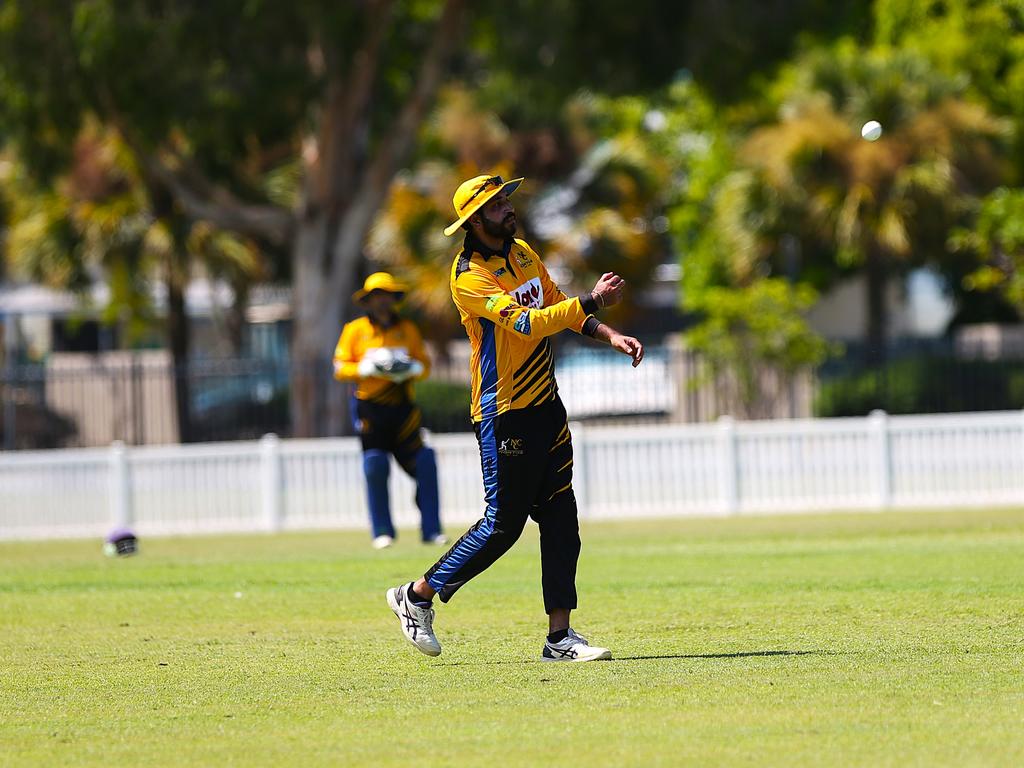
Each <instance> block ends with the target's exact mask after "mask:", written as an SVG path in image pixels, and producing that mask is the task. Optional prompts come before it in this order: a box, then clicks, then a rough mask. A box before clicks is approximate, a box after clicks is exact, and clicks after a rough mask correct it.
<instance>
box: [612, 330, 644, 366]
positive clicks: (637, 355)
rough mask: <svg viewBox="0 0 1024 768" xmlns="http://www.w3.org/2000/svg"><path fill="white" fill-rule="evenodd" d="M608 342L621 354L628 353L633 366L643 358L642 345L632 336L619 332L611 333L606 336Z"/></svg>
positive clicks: (638, 363)
mask: <svg viewBox="0 0 1024 768" xmlns="http://www.w3.org/2000/svg"><path fill="white" fill-rule="evenodd" d="M608 343H609V344H611V345H612V347H613V348H614V349H617V350H619V352H621V353H622V354H624V355H629V356H630V357H631V358H633V367H634V368H636V367H637V366H638V365H640V361H641V360H643V359H644V345H643V344H641V343H640V342H639V341H637V340H636V339H634V338H633V337H632V336H623V335H622V334H621V333H612V334H611V335H610V336H609V337H608Z"/></svg>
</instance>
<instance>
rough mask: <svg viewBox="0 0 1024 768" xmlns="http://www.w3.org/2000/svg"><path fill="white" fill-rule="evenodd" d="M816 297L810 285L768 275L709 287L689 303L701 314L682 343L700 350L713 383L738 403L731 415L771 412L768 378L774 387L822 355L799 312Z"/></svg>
mask: <svg viewBox="0 0 1024 768" xmlns="http://www.w3.org/2000/svg"><path fill="white" fill-rule="evenodd" d="M816 300H817V294H816V293H815V291H814V289H812V288H811V287H810V286H807V285H797V286H794V285H791V284H790V283H788V282H786V281H785V280H781V279H777V278H768V279H763V280H756V281H754V282H752V283H751V284H750V285H748V286H745V287H742V288H724V287H722V288H709V289H708V290H706V291H704V292H703V293H702V294H701V295H700V297H699V299H697V300H694V301H692V302H691V303H690V306H691V308H692V309H694V310H695V311H697V312H699V313H700V314H701V316H702V318H703V319H702V320H701V322H700V323H698V324H697V325H696V326H694V327H693V328H692V329H691V330H689V331H688V332H687V333H686V337H685V339H686V343H687V345H688V346H689V347H690V348H691V349H694V350H696V351H698V352H700V353H701V354H702V355H703V357H704V360H705V361H706V362H707V365H708V374H709V375H710V377H711V379H712V380H713V381H714V382H715V383H716V384H717V385H718V386H720V387H725V388H726V389H732V390H734V391H735V393H736V395H737V398H738V401H739V404H740V405H741V407H742V413H740V414H737V415H740V416H745V417H757V416H759V415H764V414H767V413H771V402H770V400H771V393H772V391H773V388H772V387H771V386H767V384H768V379H769V378H772V379H773V382H772V383H774V384H775V385H776V386H775V387H774V391H776V392H778V390H779V389H782V388H785V386H786V385H787V384H788V383H790V382H792V381H793V378H794V377H795V376H796V375H797V374H798V373H799V372H800V371H802V370H807V369H809V368H810V367H813V366H815V365H817V364H819V363H821V362H822V361H823V360H824V359H825V356H826V354H827V352H828V347H827V345H826V343H825V342H824V341H823V340H822V339H821V338H820V337H819V336H818V335H817V334H816V333H814V331H813V330H811V328H810V327H809V326H808V325H807V322H806V320H804V317H803V315H804V313H806V312H807V310H808V309H810V308H811V306H812V305H813V304H814V302H815V301H816ZM779 384H781V385H782V386H781V387H780V386H779Z"/></svg>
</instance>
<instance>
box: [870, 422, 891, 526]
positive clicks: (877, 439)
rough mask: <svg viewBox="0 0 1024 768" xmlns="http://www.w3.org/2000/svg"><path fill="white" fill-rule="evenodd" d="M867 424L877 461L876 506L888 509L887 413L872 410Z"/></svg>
mask: <svg viewBox="0 0 1024 768" xmlns="http://www.w3.org/2000/svg"><path fill="white" fill-rule="evenodd" d="M868 425H869V428H870V430H871V434H872V435H874V443H875V446H874V454H875V460H876V461H877V462H878V469H877V475H876V476H877V478H878V488H877V491H878V508H879V509H888V508H889V506H890V505H891V504H892V445H891V441H890V438H889V414H887V413H886V412H885V411H880V410H878V411H872V412H871V414H870V415H869V416H868Z"/></svg>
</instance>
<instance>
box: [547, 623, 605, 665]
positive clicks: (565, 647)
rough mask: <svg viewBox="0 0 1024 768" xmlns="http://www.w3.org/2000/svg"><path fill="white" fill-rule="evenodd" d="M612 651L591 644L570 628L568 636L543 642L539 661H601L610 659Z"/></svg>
mask: <svg viewBox="0 0 1024 768" xmlns="http://www.w3.org/2000/svg"><path fill="white" fill-rule="evenodd" d="M611 657H612V652H611V651H609V650H608V649H607V648H600V647H598V646H596V645H591V644H590V643H588V642H587V639H586V638H585V637H583V636H582V635H577V634H576V632H575V631H574V630H572V629H570V630H569V636H568V637H567V638H565V639H564V640H560V641H558V642H557V643H544V650H543V651H542V652H541V655H540V660H541V661H602V660H604V659H610V658H611Z"/></svg>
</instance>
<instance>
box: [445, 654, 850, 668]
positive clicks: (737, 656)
mask: <svg viewBox="0 0 1024 768" xmlns="http://www.w3.org/2000/svg"><path fill="white" fill-rule="evenodd" d="M838 653H839V651H738V652H736V653H664V654H654V655H651V656H616V657H615V658H613V659H611V661H649V660H657V659H749V658H757V657H766V656H835V655H837V654H838ZM541 663H543V662H541V660H540V659H499V660H496V661H447V662H445V661H442V662H439V663H437V664H434V665H433V666H437V667H469V666H474V667H475V666H481V667H482V666H491V665H495V664H541Z"/></svg>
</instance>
